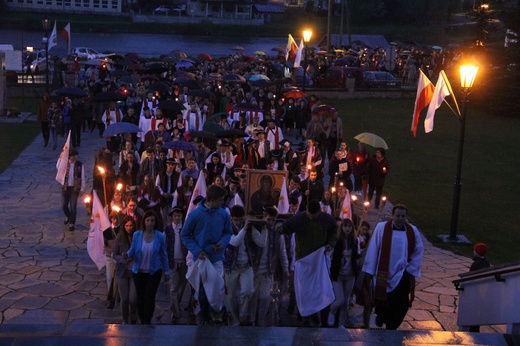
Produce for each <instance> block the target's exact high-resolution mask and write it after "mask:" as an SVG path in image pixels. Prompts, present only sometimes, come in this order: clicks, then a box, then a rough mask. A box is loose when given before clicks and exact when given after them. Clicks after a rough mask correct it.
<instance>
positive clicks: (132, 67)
mask: <svg viewBox="0 0 520 346" xmlns="http://www.w3.org/2000/svg"><path fill="white" fill-rule="evenodd" d="M126 69H127V70H130V71H144V70H146V67H145V66H143V65H141V64H133V65H130V66H128V67H127V68H126Z"/></svg>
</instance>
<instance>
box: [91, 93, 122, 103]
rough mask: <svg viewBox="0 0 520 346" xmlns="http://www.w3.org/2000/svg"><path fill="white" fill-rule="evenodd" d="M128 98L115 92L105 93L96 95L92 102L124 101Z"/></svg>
mask: <svg viewBox="0 0 520 346" xmlns="http://www.w3.org/2000/svg"><path fill="white" fill-rule="evenodd" d="M125 99H126V96H123V95H121V94H120V93H116V92H114V91H104V92H101V93H99V94H97V95H94V98H93V99H92V101H94V102H110V101H123V100H125Z"/></svg>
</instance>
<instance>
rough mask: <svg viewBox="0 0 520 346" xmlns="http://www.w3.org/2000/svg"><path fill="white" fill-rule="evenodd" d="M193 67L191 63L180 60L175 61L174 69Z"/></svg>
mask: <svg viewBox="0 0 520 346" xmlns="http://www.w3.org/2000/svg"><path fill="white" fill-rule="evenodd" d="M192 65H193V63H192V62H189V61H187V60H180V61H177V63H176V64H175V67H176V68H183V67H184V68H186V67H191V66H192Z"/></svg>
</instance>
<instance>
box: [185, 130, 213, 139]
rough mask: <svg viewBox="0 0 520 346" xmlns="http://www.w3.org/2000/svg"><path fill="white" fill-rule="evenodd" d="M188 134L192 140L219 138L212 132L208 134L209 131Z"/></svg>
mask: <svg viewBox="0 0 520 346" xmlns="http://www.w3.org/2000/svg"><path fill="white" fill-rule="evenodd" d="M187 133H188V134H189V135H190V137H192V138H195V137H198V138H207V139H216V138H217V137H216V136H215V134H214V133H211V132H208V131H189V132H187Z"/></svg>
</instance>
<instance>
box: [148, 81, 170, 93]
mask: <svg viewBox="0 0 520 346" xmlns="http://www.w3.org/2000/svg"><path fill="white" fill-rule="evenodd" d="M150 91H152V92H154V91H158V92H160V93H162V94H169V93H170V87H169V86H168V84H166V83H165V82H155V83H152V84H150V87H149V88H148V92H150Z"/></svg>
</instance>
